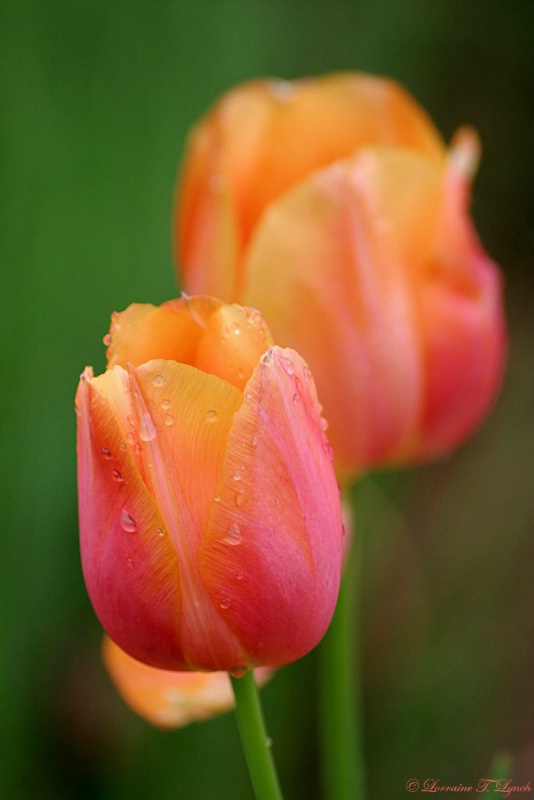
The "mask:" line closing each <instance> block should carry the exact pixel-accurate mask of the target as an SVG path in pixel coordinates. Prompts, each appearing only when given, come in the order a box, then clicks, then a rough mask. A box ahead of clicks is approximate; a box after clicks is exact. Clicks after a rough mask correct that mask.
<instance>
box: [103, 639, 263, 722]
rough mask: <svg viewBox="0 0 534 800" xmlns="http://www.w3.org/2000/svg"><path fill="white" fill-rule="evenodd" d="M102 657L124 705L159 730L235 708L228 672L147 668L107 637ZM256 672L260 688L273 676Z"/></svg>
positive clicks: (146, 665) (260, 668) (261, 670)
mask: <svg viewBox="0 0 534 800" xmlns="http://www.w3.org/2000/svg"><path fill="white" fill-rule="evenodd" d="M102 656H103V659H104V663H105V665H106V667H107V670H108V672H109V674H110V676H111V679H112V681H113V683H114V684H115V686H116V687H117V690H118V692H119V694H120V695H121V697H122V699H123V700H124V702H125V703H126V704H127V705H128V706H130V708H131V709H132V710H133V711H135V712H136V713H137V714H139V716H140V717H143V719H145V720H146V721H147V722H150V723H152V725H156V726H157V727H159V728H180V727H182V726H184V725H188V724H189V723H190V722H200V721H201V720H204V719H209V718H210V717H213V716H215V715H216V714H222V713H223V712H224V711H228V710H230V709H231V708H233V707H234V695H233V692H232V687H231V685H230V679H229V677H228V673H227V672H183V671H182V672H170V671H169V670H165V669H157V668H156V667H149V666H148V664H143V663H142V662H141V661H137V660H136V659H135V658H132V657H131V656H129V655H128V654H127V653H125V652H124V650H121V649H120V647H118V646H117V645H116V644H115V642H113V641H112V640H111V639H110V638H109V637H107V636H105V637H104V641H103V644H102ZM255 672H256V674H255V676H254V677H255V680H256V683H257V684H258V685H260V686H261V685H262V684H264V683H265V681H266V680H267V679H268V678H269V677H270V675H271V674H272V670H270V669H268V668H267V667H259V668H258V669H257V670H256V671H255Z"/></svg>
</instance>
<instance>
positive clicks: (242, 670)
mask: <svg viewBox="0 0 534 800" xmlns="http://www.w3.org/2000/svg"><path fill="white" fill-rule="evenodd" d="M228 671H229V673H230V675H231V676H232V678H242V677H243V676H244V675H246V674H247V671H248V668H247V667H246V665H245V664H239V665H238V666H237V667H232V669H230V670H228Z"/></svg>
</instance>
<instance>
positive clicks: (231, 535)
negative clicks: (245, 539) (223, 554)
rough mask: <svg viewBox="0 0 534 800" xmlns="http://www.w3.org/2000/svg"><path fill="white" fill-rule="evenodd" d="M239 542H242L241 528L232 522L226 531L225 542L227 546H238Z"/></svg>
mask: <svg viewBox="0 0 534 800" xmlns="http://www.w3.org/2000/svg"><path fill="white" fill-rule="evenodd" d="M241 540H242V536H241V528H240V527H239V525H238V524H237V523H236V522H233V523H232V524H231V525H230V527H229V529H228V535H227V537H226V541H227V542H228V544H231V545H234V546H236V545H238V544H241Z"/></svg>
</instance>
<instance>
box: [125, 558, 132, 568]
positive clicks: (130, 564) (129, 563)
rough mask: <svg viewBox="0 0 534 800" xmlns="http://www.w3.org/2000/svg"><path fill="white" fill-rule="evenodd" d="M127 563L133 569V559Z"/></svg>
mask: <svg viewBox="0 0 534 800" xmlns="http://www.w3.org/2000/svg"><path fill="white" fill-rule="evenodd" d="M126 563H127V564H128V569H133V560H132V559H131V558H129V559H128V561H127V562H126Z"/></svg>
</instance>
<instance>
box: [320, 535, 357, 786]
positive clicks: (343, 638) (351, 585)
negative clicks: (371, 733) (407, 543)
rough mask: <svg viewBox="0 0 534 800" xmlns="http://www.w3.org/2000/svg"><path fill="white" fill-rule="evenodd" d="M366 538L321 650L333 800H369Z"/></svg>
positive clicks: (327, 773)
mask: <svg viewBox="0 0 534 800" xmlns="http://www.w3.org/2000/svg"><path fill="white" fill-rule="evenodd" d="M361 556H362V547H361V536H358V537H357V539H356V540H355V541H353V542H352V546H351V551H350V554H349V557H348V561H347V563H346V564H345V569H344V575H343V579H342V581H341V590H340V593H339V599H338V603H337V607H336V611H335V613H334V617H333V619H332V622H331V623H330V628H329V629H328V632H327V634H326V636H325V637H324V639H323V641H322V643H321V645H320V648H319V681H320V690H319V692H320V694H319V698H320V710H321V732H322V742H321V750H322V768H323V787H324V791H325V794H326V797H328V798H329V800H363V798H364V797H365V768H364V759H363V752H362V750H363V742H362V733H361V729H362V714H361V696H360V683H359V674H358V664H359V645H360V635H359V634H360V630H359V628H360V626H359V621H360V595H361V591H360V589H361V587H360V583H361Z"/></svg>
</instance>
